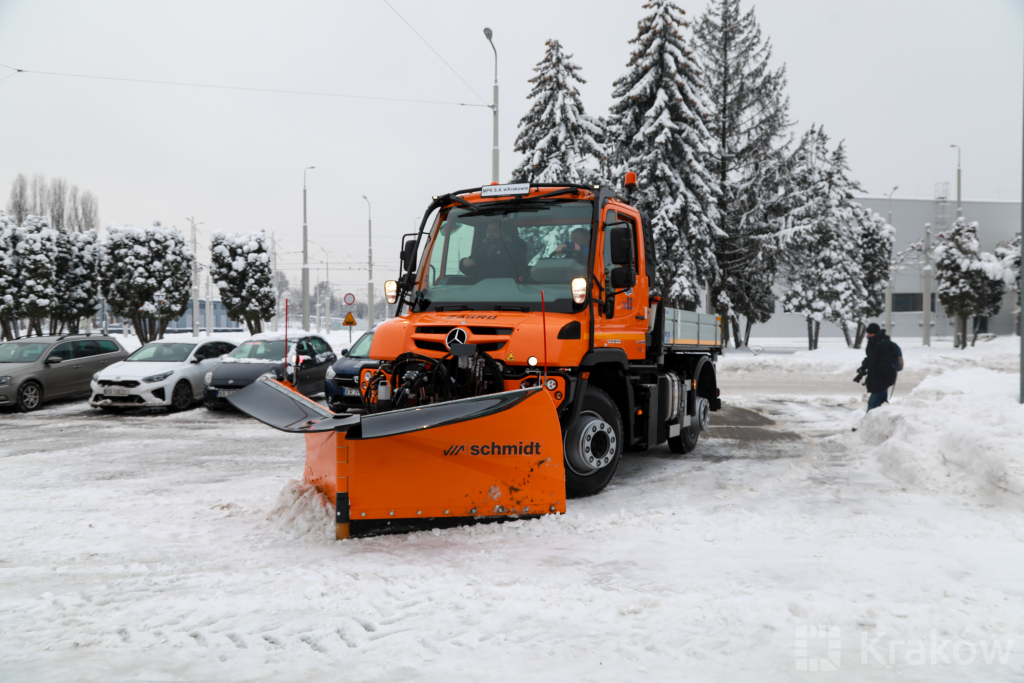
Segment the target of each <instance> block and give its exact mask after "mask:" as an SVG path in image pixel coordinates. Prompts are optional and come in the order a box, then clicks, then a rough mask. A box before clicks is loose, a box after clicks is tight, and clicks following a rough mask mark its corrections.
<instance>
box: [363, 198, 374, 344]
mask: <svg viewBox="0 0 1024 683" xmlns="http://www.w3.org/2000/svg"><path fill="white" fill-rule="evenodd" d="M363 199H366V195H365V194H364V195H363ZM366 211H367V214H366V229H367V234H368V238H367V239H368V244H369V245H370V251H369V259H370V262H369V267H370V279H369V280H368V281H367V286H366V299H367V301H368V302H369V304H370V307H369V310H368V311H367V315H368V316H369V317H368V319H367V321H366V324H367V328H366V329H368V330H372V329H373V306H374V301H373V206H371V204H370V200H369V199H366Z"/></svg>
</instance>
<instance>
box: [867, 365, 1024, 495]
mask: <svg viewBox="0 0 1024 683" xmlns="http://www.w3.org/2000/svg"><path fill="white" fill-rule="evenodd" d="M1019 396H1020V376H1019V375H1018V374H1016V373H1014V374H1011V373H1006V372H996V371H993V370H989V369H985V368H969V369H962V370H954V371H950V372H946V373H945V374H942V375H937V376H931V377H927V378H925V379H924V381H922V382H921V384H920V385H918V386H917V388H915V389H914V390H913V391H912V392H911V393H910V394H909V395H908V396H907V397H905V398H903V399H897V400H896V402H894V403H891V404H889V405H886V406H882V407H881V408H880V409H878V410H873V411H871V412H870V413H868V414H867V416H866V417H865V418H864V420H863V422H862V424H861V427H860V428H859V430H858V431H857V433H856V434H855V435H853V436H852V437H851V438H853V439H854V441H855V442H857V441H859V443H855V444H853V445H852V449H853V450H854V451H858V450H859V451H863V450H864V448H865V447H867V448H868V449H869V450H868V452H867V454H868V456H869V457H870V458H873V459H875V460H876V461H877V462H878V464H880V465H881V468H882V471H883V473H884V474H886V475H887V476H889V477H891V478H892V479H894V480H896V481H898V482H900V483H902V484H904V485H906V486H908V487H913V488H915V489H924V490H930V491H939V492H947V493H956V494H964V495H968V496H972V497H980V498H984V499H988V500H989V501H991V502H1000V503H1004V504H1011V505H1015V506H1020V505H1024V406H1022V405H1020V404H1019V402H1018V401H1019Z"/></svg>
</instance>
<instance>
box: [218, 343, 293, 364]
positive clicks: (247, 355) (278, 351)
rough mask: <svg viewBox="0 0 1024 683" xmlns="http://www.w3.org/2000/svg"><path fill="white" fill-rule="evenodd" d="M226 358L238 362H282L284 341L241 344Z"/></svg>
mask: <svg viewBox="0 0 1024 683" xmlns="http://www.w3.org/2000/svg"><path fill="white" fill-rule="evenodd" d="M228 357H229V358H236V359H238V360H265V361H268V362H273V361H281V360H284V340H283V339H282V340H278V341H247V342H242V344H241V345H240V346H239V347H238V348H236V349H235V350H234V351H232V352H231V353H230V354H229V355H228Z"/></svg>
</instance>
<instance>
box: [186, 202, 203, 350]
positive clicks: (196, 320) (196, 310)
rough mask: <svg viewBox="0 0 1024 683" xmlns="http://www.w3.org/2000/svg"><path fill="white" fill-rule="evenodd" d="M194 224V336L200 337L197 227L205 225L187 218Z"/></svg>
mask: <svg viewBox="0 0 1024 683" xmlns="http://www.w3.org/2000/svg"><path fill="white" fill-rule="evenodd" d="M185 220H187V221H188V222H189V223H191V224H192V336H193V337H198V336H199V252H198V251H197V244H196V226H198V225H203V224H202V223H196V219H195V218H186V219H185Z"/></svg>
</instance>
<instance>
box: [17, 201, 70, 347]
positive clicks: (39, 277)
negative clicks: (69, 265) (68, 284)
mask: <svg viewBox="0 0 1024 683" xmlns="http://www.w3.org/2000/svg"><path fill="white" fill-rule="evenodd" d="M58 237H59V234H58V232H57V231H56V230H54V229H52V228H51V227H50V224H49V222H48V221H47V220H46V218H43V217H41V216H32V215H30V216H28V217H27V218H26V219H25V223H24V224H23V225H22V226H21V228H19V229H18V236H17V242H18V243H17V246H16V247H15V253H16V254H17V258H18V278H19V280H20V281H21V289H20V292H19V299H20V301H19V303H18V305H19V307H20V308H21V314H22V315H23V316H25V317H26V318H28V320H29V324H28V329H29V332H28V333H29V335H31V334H32V332H33V331H34V332H35V333H36V334H37V335H39V336H42V334H43V327H42V324H43V319H44V318H48V317H49V316H50V315H51V312H52V310H53V307H54V305H55V304H56V297H57V284H58V277H57V275H58V272H57V264H58V263H59V247H58Z"/></svg>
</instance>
